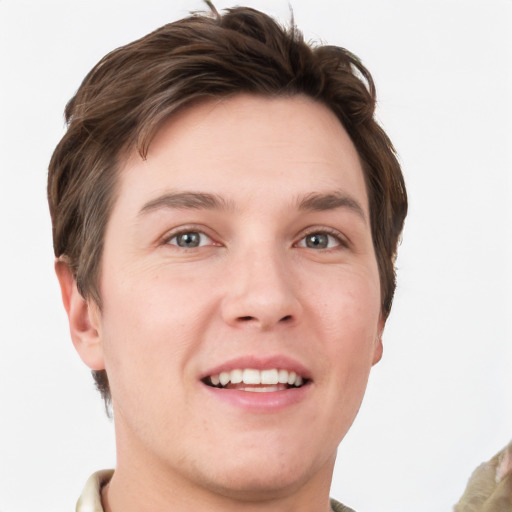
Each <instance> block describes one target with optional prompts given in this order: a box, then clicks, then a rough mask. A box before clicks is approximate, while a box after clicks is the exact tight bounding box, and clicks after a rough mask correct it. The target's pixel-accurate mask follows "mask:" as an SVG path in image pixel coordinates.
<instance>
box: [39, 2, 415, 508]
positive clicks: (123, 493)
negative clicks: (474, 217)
mask: <svg viewBox="0 0 512 512" xmlns="http://www.w3.org/2000/svg"><path fill="white" fill-rule="evenodd" d="M374 110H375V89H374V85H373V82H372V78H371V76H370V74H369V73H368V71H367V70H366V69H365V68H364V67H363V66H362V64H361V63H360V62H359V60H358V59H357V58H356V57H354V56H353V55H352V54H350V53H349V52H347V51H346V50H344V49H342V48H337V47H330V46H318V47H310V46H308V45H307V44H306V43H305V42H304V41H303V39H302V37H301V35H300V33H299V32H298V31H297V30H296V29H295V28H293V27H292V28H291V29H289V30H285V29H283V28H281V27H279V26H278V25H277V24H276V23H275V22H274V21H273V20H272V19H271V18H269V17H268V16H266V15H264V14H262V13H260V12H258V11H255V10H252V9H248V8H236V9H232V10H228V11H227V12H226V13H225V14H223V15H220V14H218V13H217V12H216V11H215V10H213V13H212V15H205V16H202V15H193V16H191V17H189V18H186V19H184V20H180V21H178V22H176V23H173V24H170V25H166V26H164V27H162V28H161V29H159V30H157V31H155V32H153V33H152V34H149V35H148V36H146V37H145V38H142V39H141V40H139V41H135V42H134V43H132V44H129V45H127V46H125V47H123V48H120V49H118V50H116V51H114V52H112V53H110V54H109V55H107V56H106V57H105V58H104V59H103V60H102V61H100V63H99V64H98V65H97V66H96V67H95V68H94V69H93V70H92V71H91V72H90V73H89V75H88V76H87V77H86V78H85V80H84V82H83V83H82V85H81V87H80V88H79V90H78V92H77V93H76V95H75V97H74V98H73V99H72V100H71V101H70V103H69V104H68V106H67V108H66V117H67V121H68V130H67V133H66V134H65V136H64V137H63V139H62V140H61V142H60V143H59V145H58V146H57V148H56V150H55V152H54V155H53V157H52V160H51V163H50V168H49V178H48V196H49V203H50V211H51V216H52V223H53V239H54V249H55V255H56V257H57V260H56V272H57V276H58V279H59V282H60V285H61V289H62V297H63V302H64V306H65V308H66V311H67V313H68V317H69V324H70V331H71V337H72V340H73V343H74V345H75V347H76V350H77V351H78V353H79V355H80V357H81V358H82V360H83V361H84V362H85V363H86V364H87V365H88V366H89V367H90V368H91V369H92V370H93V374H94V378H95V380H96V383H97V386H98V389H99V390H100V392H101V393H102V395H103V397H104V399H105V401H106V403H107V405H110V404H111V406H112V410H113V415H114V419H115V429H116V443H117V466H116V469H115V472H112V471H109V472H101V473H99V474H97V475H95V476H93V477H92V479H91V480H90V481H89V482H88V484H87V486H86V489H85V491H84V494H83V495H82V497H81V499H80V500H79V503H78V506H77V510H79V511H81V512H84V511H85V510H99V511H101V510H104V511H105V512H111V511H114V512H120V511H123V512H131V511H135V510H155V511H166V510H173V511H181V510H183V511H184V510H191V509H205V510H213V511H215V510H223V511H225V510H237V511H240V510H247V511H253V510H254V511H255V510H260V509H265V510H276V511H279V510H295V511H301V510H304V511H313V510H315V511H317V510H325V511H327V510H330V508H332V509H334V510H337V511H342V510H345V511H346V510H350V509H348V508H346V507H344V506H343V505H341V504H339V503H336V502H334V501H330V500H329V488H330V483H331V478H332V471H333V467H334V461H335V457H336V450H337V446H338V444H339V443H340V441H341V440H342V439H343V437H344V435H345V434H346V432H347V431H348V429H349V428H350V426H351V424H352V422H353V420H354V418H355V415H356V414H357V411H358V409H359V406H360V403H361V400H362V397H363V394H364V391H365V388H366V383H367V379H368V375H369V372H370V369H371V367H372V365H373V364H375V363H376V362H377V361H379V359H380V357H381V354H382V339H381V337H382V332H383V329H384V325H385V322H386V319H387V317H388V315H389V312H390V308H391V303H392V298H393V293H394V289H395V277H394V261H395V256H396V248H397V243H398V239H399V236H400V233H401V230H402V226H403V221H404V218H405V215H406V210H407V198H406V192H405V186H404V181H403V177H402V173H401V170H400V166H399V164H398V162H397V159H396V157H395V153H394V150H393V147H392V145H391V143H390V141H389V139H388V138H387V136H386V135H385V133H384V132H383V131H382V129H381V128H380V127H379V125H378V124H377V123H376V121H375V119H374Z"/></svg>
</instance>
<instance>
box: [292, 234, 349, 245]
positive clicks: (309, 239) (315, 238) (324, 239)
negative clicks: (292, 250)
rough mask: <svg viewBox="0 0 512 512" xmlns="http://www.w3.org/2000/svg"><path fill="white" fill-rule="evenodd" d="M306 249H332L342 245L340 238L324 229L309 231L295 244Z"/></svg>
mask: <svg viewBox="0 0 512 512" xmlns="http://www.w3.org/2000/svg"><path fill="white" fill-rule="evenodd" d="M297 245H298V247H307V248H308V249H333V248H335V247H339V246H340V245H343V244H342V242H341V240H340V238H339V237H337V236H336V235H331V234H329V233H326V232H325V231H317V232H313V233H309V234H308V235H306V236H305V237H304V238H302V239H301V241H300V242H299V243H298V244H297Z"/></svg>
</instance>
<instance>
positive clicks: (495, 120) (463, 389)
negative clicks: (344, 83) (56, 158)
mask: <svg viewBox="0 0 512 512" xmlns="http://www.w3.org/2000/svg"><path fill="white" fill-rule="evenodd" d="M247 4H248V5H252V6H255V7H257V8H260V9H262V10H265V11H267V12H269V13H271V14H274V15H276V16H277V17H279V19H281V20H283V21H287V20H288V18H289V9H288V2H287V1H284V0H273V1H270V0H269V1H263V0H261V1H253V2H247ZM291 4H292V6H293V9H294V13H295V19H296V22H297V24H298V25H299V27H301V28H302V29H303V30H304V32H305V34H306V37H307V38H315V39H318V38H321V39H322V40H324V41H326V42H328V43H331V44H337V45H341V46H345V47H347V48H349V49H350V50H351V51H353V52H354V53H356V54H357V55H359V56H360V57H361V58H362V60H363V62H364V63H365V64H366V65H367V66H368V67H369V69H370V70H371V71H372V73H373V74H374V78H375V80H376V82H377V89H378V93H379V98H380V105H379V118H380V120H381V122H382V124H383V125H384V127H385V129H386V130H387V131H388V133H389V135H390V136H391V138H392V140H393V142H394V143H395V145H396V147H397V149H398V152H399V154H400V157H401V161H402V163H403V168H404V173H405V176H406V181H407V185H408V191H409V196H410V215H409V217H408V220H407V224H406V230H405V234H404V241H403V244H402V247H401V253H400V258H399V262H398V267H399V284H398V291H397V295H396V301H395V305H394V309H393V312H392V315H391V318H390V321H389V322H388V326H387V328H386V332H385V336H384V343H385V352H384V358H383V360H382V361H381V363H380V364H379V365H378V366H377V367H376V368H375V369H374V372H373V374H372V376H371V380H370V385H369V388H368V392H367V396H366V398H365V402H364V403H363V407H362V410H361V413H360V415H359V417H358V419H357V420H356V422H355V424H354V427H353V429H352V430H351V432H350V433H349V434H348V436H347V437H346V439H345V440H344V442H343V443H342V445H341V448H340V451H339V457H338V465H337V469H336V473H335V477H334V482H333V489H332V494H333V496H335V497H337V498H339V499H341V500H342V501H344V502H345V503H347V504H349V505H350V506H352V507H354V508H355V509H356V510H358V512H376V511H379V512H402V511H403V512H410V511H415V512H433V511H434V512H436V511H443V510H450V509H451V506H452V504H453V503H454V502H455V501H457V499H458V497H459V496H460V494H461V493H462V491H463V488H464V486H465V483H466V480H467V478H468V477H469V475H470V473H471V471H472V470H473V469H474V467H476V465H477V464H478V463H479V462H481V461H482V460H485V459H488V458H490V457H491V456H492V455H493V454H494V453H495V452H496V451H497V450H498V449H500V448H501V447H502V446H503V445H504V444H506V443H507V442H508V441H509V439H510V438H512V376H511V373H512V372H511V367H512V320H511V318H512V316H511V310H512V263H511V262H512V229H511V226H512V204H511V203H512V170H511V169H512V123H511V115H512V2H511V1H510V0H479V1H475V0H429V1H420V0H393V1H385V0H350V1H349V0H336V1H334V0H333V1H328V0H316V1H314V2H312V1H310V0H309V1H307V0H292V1H291ZM229 5H232V4H230V3H227V2H224V1H220V0H219V1H218V2H217V6H218V8H221V7H227V6H229ZM200 8H202V3H201V2H200V1H199V0H186V1H185V0H180V1H171V0H144V1H143V0H139V1H137V2H135V1H128V0H123V1H121V0H101V1H100V0H87V1H79V0H66V1H64V0H59V1H57V0H53V1H49V0H48V1H39V0H32V1H24V0H0V244H1V245H0V247H1V252H0V262H1V265H0V273H1V277H0V286H1V288H0V290H1V291H0V293H1V295H0V296H1V299H0V300H1V303H0V304H1V307H0V315H1V317H0V404H1V409H0V511H2V512H21V511H27V510H38V511H39V512H46V511H48V512H50V511H52V512H60V511H70V510H73V507H74V503H75V500H76V498H77V496H78V495H79V493H80V491H81V487H82V485H83V483H84V482H85V479H86V478H87V476H88V475H89V474H90V473H91V472H93V471H95V470H97V469H99V468H102V467H112V466H113V465H114V464H115V453H114V439H113V426H112V424H111V423H110V422H109V421H108V420H107V419H106V417H105V415H104V412H103V406H102V402H101V400H100V398H99V395H97V393H96V392H95V390H94V388H93V384H92V379H91V377H90V375H89V372H88V370H87V369H86V368H85V366H83V364H82V363H81V362H80V360H79V358H78V356H77V355H76V354H75V353H74V350H73V348H72V345H71V343H70V340H69V335H68V331H67V323H66V318H65V314H64V310H63V308H62V307H61V305H60V297H59V291H58V288H57V282H56V279H55V278H54V275H53V268H52V264H53V256H52V248H51V227H50V219H49V214H48V209H47V205H46V198H45V180H46V168H47V164H48V161H49V159H50V155H51V152H52V150H53V148H54V147H55V145H56V143H57V142H58V140H59V138H60V137H61V136H62V134H63V130H64V123H63V117H62V112H63V109H64V105H65V103H66V101H67V100H68V99H69V98H70V97H71V96H72V94H73V93H74V91H75V90H76V88H77V87H78V85H79V83H80V81H81V79H82V78H83V77H84V76H85V74H86V72H87V71H88V70H89V69H90V68H91V67H92V66H93V65H94V64H95V63H96V62H97V61H98V60H99V59H100V58H101V57H102V56H103V55H104V54H105V53H106V52H107V51H109V50H111V49H113V48H114V47H117V46H119V45H122V44H125V43H127V42H129V41H131V40H133V39H135V38H138V37H140V36H142V35H144V34H145V33H147V32H149V31H150V30H153V29H155V28H157V27H158V26H160V25H163V24H164V23H166V22H169V21H173V20H175V19H177V18H179V17H182V16H184V15H186V14H187V12H188V11H189V10H193V9H200Z"/></svg>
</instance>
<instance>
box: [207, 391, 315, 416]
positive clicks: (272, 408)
mask: <svg viewBox="0 0 512 512" xmlns="http://www.w3.org/2000/svg"><path fill="white" fill-rule="evenodd" d="M203 386H204V388H205V389H206V391H207V392H209V393H211V394H212V395H213V396H214V397H215V398H216V399H218V400H221V401H223V402H225V403H227V404H229V405H232V406H234V407H238V408H241V409H246V410H248V411H251V412H261V413H266V412H278V411H280V410H282V409H286V408H287V407H290V406H292V405H295V404H298V403H299V402H301V401H302V400H304V399H305V398H306V396H307V394H308V393H309V390H310V388H311V384H305V385H304V386H301V387H300V388H290V389H286V390H283V391H271V392H267V393H254V392H252V391H240V390H236V389H222V388H214V387H211V386H207V385H206V384H203Z"/></svg>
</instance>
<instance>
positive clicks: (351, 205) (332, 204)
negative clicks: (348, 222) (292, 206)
mask: <svg viewBox="0 0 512 512" xmlns="http://www.w3.org/2000/svg"><path fill="white" fill-rule="evenodd" d="M298 207H299V210H310V211H320V212H321V211H327V210H336V209H337V208H348V209H349V210H352V211H353V212H354V213H356V214H357V215H359V216H360V217H361V218H362V219H363V220H364V222H367V220H366V215H365V213H364V210H363V207H362V206H361V204H360V203H359V202H358V201H356V200H355V199H354V198H353V197H351V196H349V195H347V194H345V193H343V192H334V193H327V194H321V193H317V192H312V193H311V194H307V195H306V196H304V197H303V198H299V201H298Z"/></svg>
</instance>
